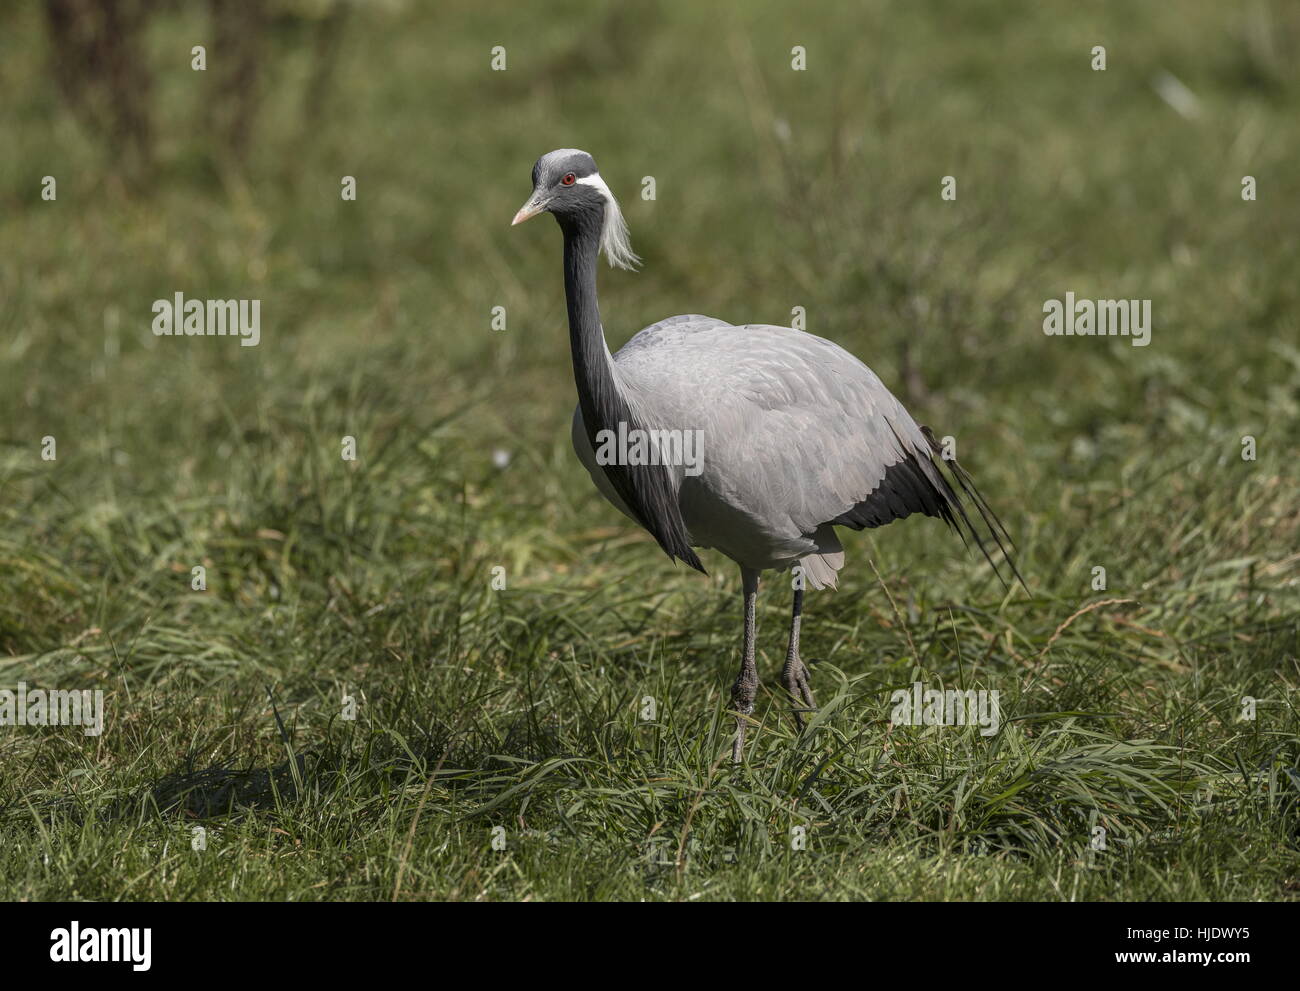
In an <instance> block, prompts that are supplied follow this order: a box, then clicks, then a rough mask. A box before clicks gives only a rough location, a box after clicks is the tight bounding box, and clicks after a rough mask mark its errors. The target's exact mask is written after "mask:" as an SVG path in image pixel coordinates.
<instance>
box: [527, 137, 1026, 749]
mask: <svg viewBox="0 0 1300 991" xmlns="http://www.w3.org/2000/svg"><path fill="white" fill-rule="evenodd" d="M542 211H548V212H550V213H552V214H553V215H554V216H555V218H556V220H557V221H558V222H559V225H560V229H561V230H562V232H563V234H564V287H565V298H566V302H567V307H568V317H569V340H570V348H571V351H572V358H573V369H574V379H575V382H576V385H577V390H578V407H577V409H576V410H575V411H574V416H573V443H574V448H575V450H576V451H577V453H578V456H579V458H580V459H581V460H582V462H583V464H584V465H585V466H586V468H587V470H588V472H590V474H591V477H592V480H593V482H594V483H595V484H596V487H597V488H598V489H599V490H600V492H601V493H602V494H603V495H604V496H605V498H606V499H608V500H609V501H610V502H611V503H613V505H614V506H616V507H617V508H618V509H619V510H621V511H622V512H623V513H625V514H626V515H627V516H628V517H630V518H631V519H633V520H634V521H636V522H637V523H639V524H640V525H641V526H643V527H644V528H645V529H646V530H648V531H649V532H650V533H651V535H652V536H654V538H655V539H656V540H657V541H658V543H659V545H660V546H661V547H662V548H663V549H664V551H665V552H666V553H667V554H669V555H670V556H671V557H674V558H678V559H680V560H682V561H685V562H686V563H687V564H689V565H690V566H692V567H694V568H697V569H699V570H701V571H703V570H704V568H703V565H702V564H701V563H700V560H699V558H698V557H697V556H696V554H695V552H694V551H693V550H692V548H693V547H702V548H713V549H716V550H718V551H720V552H721V553H722V554H724V555H726V556H727V557H729V558H731V559H732V560H733V561H735V562H736V563H737V564H738V565H740V569H741V576H742V587H743V595H744V615H745V626H744V636H743V639H742V661H741V670H740V674H739V676H738V677H737V679H736V683H735V686H734V687H733V689H732V708H733V710H735V711H736V713H737V732H736V740H735V745H734V747H733V757H734V759H736V760H740V759H742V756H743V752H744V738H745V727H746V723H747V721H748V716H749V713H750V712H752V710H753V703H754V694H755V691H756V689H757V681H758V678H757V671H756V668H755V664H754V636H755V630H754V622H755V619H754V618H755V601H756V597H757V592H758V584H759V575H760V574H761V573H762V572H763V571H769V570H778V571H779V570H785V569H789V568H793V567H796V566H797V567H798V568H799V569H800V570H799V575H800V579H801V580H799V581H796V582H794V583H793V584H794V588H795V592H794V610H793V616H792V622H791V630H790V640H789V647H788V650H787V654H786V663H785V668H784V670H783V674H782V680H783V684H784V686H785V689H786V691H787V692H788V693H789V695H790V696H791V698H792V700H793V701H794V703H795V706H796V708H795V712H796V721H797V722H798V723H799V725H800V726H802V718H801V713H802V712H806V711H810V710H812V709H813V708H814V707H815V703H814V702H813V697H812V692H811V689H810V687H809V684H808V670H807V668H806V666H805V665H804V664H803V662H802V660H801V659H800V657H799V633H800V617H801V611H802V602H803V586H804V584H805V583H806V584H807V585H810V586H812V587H813V588H824V587H834V586H835V584H836V573H837V572H838V571H839V569H840V568H841V567H842V565H843V564H844V551H843V548H842V547H841V544H840V541H839V538H838V536H837V533H836V530H835V528H836V527H837V526H846V527H850V528H852V529H862V528H864V527H873V526H881V525H883V524H885V523H888V522H890V521H891V520H895V519H902V518H904V517H906V516H909V515H911V514H912V513H923V514H925V515H928V516H934V517H938V518H940V519H942V520H944V521H945V522H947V523H948V524H949V525H950V526H951V527H952V528H954V529H956V530H957V532H958V533H959V534H961V535H962V536H963V539H966V538H968V537H969V538H973V539H974V541H975V543H976V544H977V545H978V546H979V547H980V549H981V550H985V544H984V540H983V538H982V536H981V533H980V532H979V531H978V530H977V529H976V525H975V524H974V523H973V522H972V519H971V517H970V515H968V513H967V512H966V509H965V505H964V502H963V499H962V498H961V497H959V496H958V490H960V491H961V492H962V493H963V494H964V495H965V496H966V501H967V502H969V503H970V504H972V505H973V506H974V508H975V510H976V511H977V513H976V516H977V518H978V519H979V520H981V521H982V522H983V524H984V527H985V530H986V531H987V533H988V535H989V536H990V537H991V538H992V540H993V542H994V543H995V544H996V545H997V546H998V548H999V549H1001V551H1002V553H1003V555H1004V558H1005V560H1006V561H1007V563H1008V564H1010V565H1011V568H1012V571H1013V573H1014V572H1015V565H1014V563H1012V562H1011V559H1010V557H1009V555H1007V552H1006V548H1005V547H1004V546H1003V540H1005V539H1006V533H1005V530H1003V529H1002V527H1001V524H1000V523H999V522H998V521H997V518H996V517H995V516H993V515H992V511H991V510H989V509H988V506H987V504H986V503H985V502H984V501H983V499H982V498H981V497H980V495H979V493H978V492H976V491H975V489H974V486H973V483H972V482H971V481H970V478H969V476H968V475H966V473H965V472H964V471H963V470H962V469H961V468H960V466H958V465H957V464H956V463H955V461H954V462H945V461H943V460H942V459H940V458H938V457H937V455H936V448H937V445H936V444H935V442H934V440H933V437H932V436H931V435H930V434H929V433H928V431H926V430H925V429H924V428H922V427H920V426H918V424H917V423H916V421H915V420H913V419H912V417H911V416H910V415H909V414H908V412H907V411H906V410H905V409H904V408H903V405H902V404H901V403H900V402H899V401H898V400H897V399H896V398H895V397H894V396H893V395H892V394H891V393H890V392H889V390H888V389H886V388H885V386H884V385H883V383H881V381H880V379H879V378H877V377H876V375H875V373H874V372H872V371H871V369H869V368H868V367H867V366H866V365H864V364H863V363H862V362H861V361H859V360H858V359H857V358H855V357H854V356H853V355H851V354H849V353H848V352H847V351H845V350H844V349H843V348H841V347H839V346H838V345H837V344H834V343H833V342H831V341H827V340H824V339H822V338H820V337H816V336H814V335H812V334H808V333H804V332H802V331H798V330H794V329H793V328H790V327H776V326H770V325H767V324H751V325H747V326H733V325H731V324H729V323H726V322H725V321H722V320H718V319H715V318H713V317H706V316H700V315H698V314H687V315H682V316H675V317H669V318H668V319H666V320H661V321H659V322H658V323H656V324H653V325H652V326H650V327H647V328H645V329H644V330H642V331H641V332H640V333H638V334H636V336H634V337H633V338H632V339H631V340H630V341H628V343H627V344H626V345H625V346H624V347H623V348H621V349H620V350H619V351H618V353H617V354H613V355H612V354H611V353H610V351H609V347H608V345H607V344H606V342H605V336H604V330H603V328H602V326H601V322H600V312H599V307H598V305H597V299H596V261H597V255H598V253H599V252H600V251H601V250H603V251H604V252H605V254H606V256H607V257H608V258H609V260H610V262H611V264H615V265H620V266H622V267H627V268H630V267H631V266H632V264H633V263H634V262H636V261H637V258H636V256H635V255H634V254H632V251H631V247H630V245H629V244H628V239H627V229H626V226H625V224H624V223H623V218H622V213H621V211H620V210H619V208H618V204H617V201H616V200H615V199H614V197H613V194H612V193H611V192H610V191H609V188H608V186H606V185H605V183H604V181H603V180H602V179H601V178H600V174H599V172H598V171H597V170H596V165H595V162H594V161H593V160H592V158H591V156H590V155H588V154H587V153H586V152H582V151H578V150H576V149H561V150H559V151H554V152H551V153H549V154H547V155H544V156H542V158H540V159H539V160H538V162H537V164H536V165H535V166H534V168H533V195H532V196H531V197H530V199H529V200H528V202H527V203H525V204H524V206H523V207H522V208H521V209H520V211H519V212H518V214H516V216H515V220H514V223H520V222H521V221H523V220H526V219H528V218H529V217H531V216H534V215H536V214H537V213H540V212H542ZM615 435H622V436H636V435H639V436H642V437H644V436H646V435H649V436H651V437H654V438H663V437H668V436H674V437H677V438H682V437H685V436H687V435H690V436H691V437H693V438H696V439H697V441H698V444H699V447H698V449H697V451H696V453H697V455H698V458H697V460H696V461H695V462H693V463H690V464H688V463H685V462H684V461H683V460H682V459H680V458H676V459H674V458H672V457H668V458H659V457H656V458H653V459H651V461H652V463H644V462H643V461H637V460H636V459H631V460H629V459H627V458H618V459H612V460H611V459H610V458H598V457H597V452H598V450H601V449H602V448H603V446H604V445H607V444H608V442H609V439H610V437H611V436H615ZM651 447H652V448H654V449H655V450H656V452H657V453H663V452H662V451H660V450H659V444H658V441H656V442H655V443H653V444H652V445H651ZM676 453H677V454H680V453H681V451H680V449H679V450H678V451H677V452H676ZM945 468H946V469H947V476H946V477H945V473H944V469H945ZM985 557H986V558H988V560H989V562H990V564H991V565H993V566H994V570H995V571H997V567H996V564H994V562H993V561H992V558H991V557H989V555H988V553H987V551H985ZM998 574H999V577H1001V574H1000V572H999V573H998ZM1017 577H1018V574H1017Z"/></svg>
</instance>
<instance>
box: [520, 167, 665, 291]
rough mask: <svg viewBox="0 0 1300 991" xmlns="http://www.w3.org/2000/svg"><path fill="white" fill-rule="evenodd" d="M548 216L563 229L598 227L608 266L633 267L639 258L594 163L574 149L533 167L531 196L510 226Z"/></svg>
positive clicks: (616, 202) (624, 222) (620, 213)
mask: <svg viewBox="0 0 1300 991" xmlns="http://www.w3.org/2000/svg"><path fill="white" fill-rule="evenodd" d="M543 212H546V213H551V214H553V215H554V216H555V219H556V220H558V221H559V222H560V226H561V227H564V226H566V225H568V224H571V225H573V226H574V227H581V226H584V225H589V224H590V225H595V224H599V226H600V247H601V250H602V251H604V252H605V257H606V258H607V259H609V263H610V265H617V266H618V267H619V268H629V269H630V268H633V267H634V266H635V265H636V264H637V263H638V262H639V261H640V260H641V259H640V258H638V257H637V256H636V254H635V253H633V251H632V244H631V242H630V241H629V240H628V234H627V222H626V221H625V220H624V219H623V211H622V210H620V209H619V206H618V201H617V200H616V199H614V194H613V193H612V192H610V190H609V186H607V185H605V180H604V179H602V178H601V177H600V172H599V171H598V170H597V169H596V160H595V159H593V158H592V157H591V156H590V155H588V154H587V153H586V152H585V151H579V150H578V149H577V148H560V149H558V150H556V151H552V152H547V153H546V154H545V155H543V156H542V157H541V158H539V159H538V160H537V164H536V165H534V166H533V195H532V196H530V197H528V202H526V203H525V204H524V205H523V206H522V207H520V208H519V212H518V213H516V214H515V219H514V220H512V221H511V226H514V225H515V224H522V223H523V222H524V221H525V220H528V219H529V218H530V217H535V216H537V215H538V214H539V213H543Z"/></svg>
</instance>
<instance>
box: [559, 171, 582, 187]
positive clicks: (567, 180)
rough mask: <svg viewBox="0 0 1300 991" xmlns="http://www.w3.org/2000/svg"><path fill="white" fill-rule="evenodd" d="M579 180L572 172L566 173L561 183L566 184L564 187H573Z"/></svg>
mask: <svg viewBox="0 0 1300 991" xmlns="http://www.w3.org/2000/svg"><path fill="white" fill-rule="evenodd" d="M577 179H578V177H577V176H576V175H574V174H573V173H572V172H566V173H565V174H564V178H563V179H561V180H560V182H562V183H564V185H566V186H572V185H573V184H574V182H576V181H577Z"/></svg>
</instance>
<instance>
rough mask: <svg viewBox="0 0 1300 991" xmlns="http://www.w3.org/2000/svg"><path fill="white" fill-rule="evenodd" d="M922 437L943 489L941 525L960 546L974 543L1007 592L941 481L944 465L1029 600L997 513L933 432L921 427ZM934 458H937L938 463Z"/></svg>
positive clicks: (954, 495) (979, 539) (951, 491)
mask: <svg viewBox="0 0 1300 991" xmlns="http://www.w3.org/2000/svg"><path fill="white" fill-rule="evenodd" d="M921 433H922V434H923V435H924V436H925V439H926V440H927V441H929V443H930V450H931V454H930V457H929V462H930V464H931V466H933V467H934V470H935V475H936V477H937V478H938V480H939V483H940V485H941V486H942V488H941V489H940V490H939V491H940V494H941V495H942V496H943V499H944V502H945V503H946V504H947V505H945V506H944V507H943V508H944V509H945V510H946V512H945V513H944V521H945V522H946V523H947V524H948V525H949V526H951V527H952V528H953V529H954V530H956V531H957V535H958V536H959V537H961V539H962V543H963V544H967V545H968V546H969V542H968V540H967V537H968V536H969V537H970V539H972V540H974V541H975V546H977V547H978V548H979V549H980V553H981V554H983V555H984V560H986V561H987V562H988V563H989V567H990V568H992V569H993V573H994V574H995V575H996V576H997V578H998V581H999V582H1001V583H1002V587H1003V588H1004V589H1006V590H1007V591H1010V590H1011V582H1010V581H1009V580H1008V579H1007V578H1006V577H1005V576H1004V575H1003V574H1002V569H1001V568H999V567H998V565H997V562H996V561H994V560H993V556H992V555H991V554H990V553H989V549H988V547H987V546H986V545H985V538H984V537H983V536H982V535H981V534H980V532H979V531H978V530H977V529H976V528H975V526H974V524H973V523H971V519H970V516H969V515H968V514H967V512H966V507H965V506H964V505H963V504H962V501H961V497H960V496H958V495H957V492H956V490H955V489H953V487H952V486H951V485H949V484H948V481H947V479H946V478H945V477H944V474H943V469H942V467H941V466H943V465H946V466H947V468H948V474H949V475H951V476H952V479H953V481H954V482H956V483H957V487H958V488H959V489H961V491H962V493H963V494H964V495H965V496H966V497H967V498H968V499H969V500H970V502H971V504H972V505H973V506H974V507H975V509H976V511H977V512H978V513H979V515H980V519H981V520H982V521H983V523H984V526H985V528H986V529H987V530H988V536H989V537H991V538H992V539H993V543H994V545H995V546H996V549H997V551H998V553H999V554H1000V555H1001V557H1002V560H1003V561H1004V562H1006V565H1007V567H1008V568H1010V569H1011V574H1012V577H1013V578H1014V579H1015V581H1016V582H1017V583H1018V584H1019V585H1020V587H1021V588H1022V589H1024V590H1025V594H1026V595H1029V596H1031V597H1032V595H1033V593H1032V592H1030V591H1029V586H1028V584H1026V582H1025V578H1024V576H1023V575H1022V574H1021V573H1020V568H1019V567H1018V566H1017V565H1016V559H1015V557H1014V556H1013V555H1012V553H1011V551H1013V550H1015V549H1016V545H1015V542H1014V541H1013V540H1012V539H1011V535H1010V534H1009V533H1008V532H1007V528H1006V527H1005V526H1004V525H1003V523H1002V520H1000V519H999V518H998V515H997V513H995V512H994V511H993V507H991V506H990V505H989V504H988V501H987V500H986V499H985V498H984V496H983V494H982V493H981V492H980V490H979V489H978V488H976V486H975V480H974V479H973V478H972V477H971V474H970V472H968V471H967V470H966V469H965V468H963V467H962V466H961V464H959V463H958V461H957V460H956V459H955V458H953V459H951V460H949V459H948V458H945V457H943V449H942V447H941V446H940V444H939V442H938V440H936V439H935V436H934V432H933V431H932V430H931V429H930V428H929V427H926V426H922V427H921ZM935 455H938V459H937V460H936V458H935ZM963 526H964V527H965V531H964V532H963V529H962V528H963Z"/></svg>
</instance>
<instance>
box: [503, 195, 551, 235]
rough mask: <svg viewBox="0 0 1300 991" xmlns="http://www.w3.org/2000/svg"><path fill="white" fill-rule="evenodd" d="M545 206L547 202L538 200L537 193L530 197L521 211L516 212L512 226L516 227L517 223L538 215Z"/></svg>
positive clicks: (511, 222)
mask: <svg viewBox="0 0 1300 991" xmlns="http://www.w3.org/2000/svg"><path fill="white" fill-rule="evenodd" d="M545 207H546V204H545V203H539V202H538V200H537V195H536V194H534V195H532V196H530V197H528V202H527V203H525V204H524V205H523V206H521V207H520V208H519V212H518V213H516V214H515V219H514V220H512V221H510V226H511V227H514V226H515V224H522V223H523V222H524V221H525V220H527V219H528V218H529V217H536V216H537V215H538V214H539V213H541V212H542V210H543V209H545Z"/></svg>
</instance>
